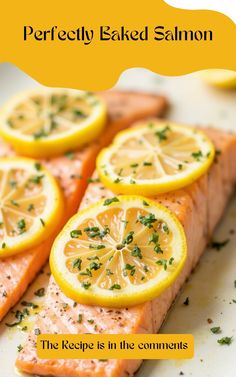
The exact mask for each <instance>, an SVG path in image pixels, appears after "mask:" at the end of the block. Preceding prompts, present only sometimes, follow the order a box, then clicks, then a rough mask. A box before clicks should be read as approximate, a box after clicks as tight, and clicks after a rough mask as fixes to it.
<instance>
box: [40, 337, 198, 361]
mask: <svg viewBox="0 0 236 377" xmlns="http://www.w3.org/2000/svg"><path fill="white" fill-rule="evenodd" d="M37 354H38V357H39V358H41V359H190V358H192V357H193V356H194V338H193V335H191V334H55V335H54V334H40V335H38V337H37Z"/></svg>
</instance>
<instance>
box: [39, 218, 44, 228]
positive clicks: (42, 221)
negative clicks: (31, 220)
mask: <svg viewBox="0 0 236 377" xmlns="http://www.w3.org/2000/svg"><path fill="white" fill-rule="evenodd" d="M39 220H40V222H41V224H42V226H45V221H44V220H43V219H42V218H41V217H40V219H39Z"/></svg>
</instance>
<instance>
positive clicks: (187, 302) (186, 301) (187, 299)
mask: <svg viewBox="0 0 236 377" xmlns="http://www.w3.org/2000/svg"><path fill="white" fill-rule="evenodd" d="M183 304H184V305H185V306H188V305H189V297H186V299H185V300H184V302H183Z"/></svg>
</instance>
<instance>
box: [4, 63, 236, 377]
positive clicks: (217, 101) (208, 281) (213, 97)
mask: <svg viewBox="0 0 236 377" xmlns="http://www.w3.org/2000/svg"><path fill="white" fill-rule="evenodd" d="M35 85H38V84H37V83H36V82H34V81H33V80H32V79H31V78H29V77H28V76H26V75H25V74H24V73H22V72H21V71H20V70H18V69H16V68H15V67H13V66H10V65H8V64H3V65H1V66H0V88H1V89H0V104H1V103H2V102H3V101H4V100H5V99H7V98H8V97H9V96H10V95H12V94H14V93H15V92H17V91H18V90H21V89H23V88H29V87H32V86H35ZM117 86H118V87H119V88H129V89H143V90H148V91H152V92H159V93H162V94H166V95H167V96H168V97H169V99H170V101H171V104H172V107H171V110H170V112H169V114H168V117H169V118H170V119H173V120H177V121H182V122H185V123H192V124H201V125H204V124H205V125H207V124H211V125H215V126H216V127H219V128H222V129H228V130H232V131H234V132H235V133H236V111H235V104H236V92H224V91H220V90H216V89H213V88H210V87H208V86H206V85H205V84H204V83H202V81H201V80H200V79H199V78H198V75H197V74H192V75H187V76H183V77H173V78H171V77H160V76H157V75H155V74H153V73H151V72H149V71H146V70H144V69H130V70H128V71H126V72H125V73H124V74H123V75H122V76H121V78H120V80H119V82H118V84H117ZM232 229H233V230H235V231H236V199H234V200H233V201H232V202H231V204H230V206H229V208H228V211H227V213H226V215H225V217H224V219H223V220H222V222H221V225H220V227H219V228H218V229H217V231H216V233H215V239H217V240H219V241H222V240H225V239H228V238H230V242H229V243H228V245H227V246H226V247H224V248H223V249H222V250H221V251H219V252H217V251H215V250H208V251H207V252H206V254H205V255H204V257H203V258H202V259H201V261H200V264H199V265H198V267H197V269H196V271H195V272H194V274H193V275H192V276H191V278H190V280H189V282H188V283H187V284H186V285H185V287H184V289H183V291H182V293H181V295H180V296H179V297H178V300H177V301H176V303H175V305H174V306H173V307H172V310H171V312H170V314H169V316H168V318H167V320H166V322H165V324H164V326H163V327H162V332H165V333H184V332H186V333H192V334H193V335H194V337H195V357H194V358H193V359H192V360H187V361H186V360H185V361H173V360H170V361H146V362H144V363H143V365H142V367H141V369H140V370H139V372H138V374H137V377H156V376H159V377H175V376H179V375H180V372H181V371H182V372H183V373H184V376H191V377H222V376H227V377H235V375H236V367H235V355H236V304H234V303H232V299H236V288H234V280H236V233H235V234H230V230H232ZM47 281H48V267H47V268H46V269H44V273H43V274H40V275H39V276H38V278H37V279H36V281H35V282H34V283H33V285H32V286H31V287H30V289H29V290H28V292H27V294H26V295H25V297H24V298H23V299H24V300H27V301H33V302H36V300H35V296H34V292H35V291H36V289H38V288H39V287H43V286H46V285H47ZM186 297H189V302H190V304H189V306H185V305H183V302H184V300H185V299H186ZM40 300H41V301H42V299H40ZM18 307H19V308H20V309H21V310H22V306H21V305H19V306H18ZM14 310H16V309H14ZM208 318H211V319H212V320H213V323H212V324H209V323H208V321H207V319H208ZM12 320H13V315H12V314H9V315H8V316H7V317H6V318H5V319H4V320H3V322H2V325H1V326H0V368H1V369H0V376H1V377H16V376H18V375H19V372H18V371H16V370H15V368H14V361H15V358H16V355H17V345H19V344H21V343H23V342H24V339H25V337H26V333H24V332H21V331H20V330H19V329H17V328H13V329H12V328H11V329H9V328H7V327H6V325H5V323H7V322H11V321H12ZM27 325H28V326H29V327H30V324H29V323H27ZM212 326H221V328H222V334H221V335H214V334H212V333H211V332H210V328H211V327H212ZM222 336H233V337H234V341H233V343H232V344H231V345H230V346H220V345H219V344H218V343H217V339H218V338H220V337H222Z"/></svg>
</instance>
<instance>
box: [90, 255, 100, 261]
mask: <svg viewBox="0 0 236 377" xmlns="http://www.w3.org/2000/svg"><path fill="white" fill-rule="evenodd" d="M87 259H88V260H99V258H98V256H97V255H94V256H92V257H88V258H87Z"/></svg>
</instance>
